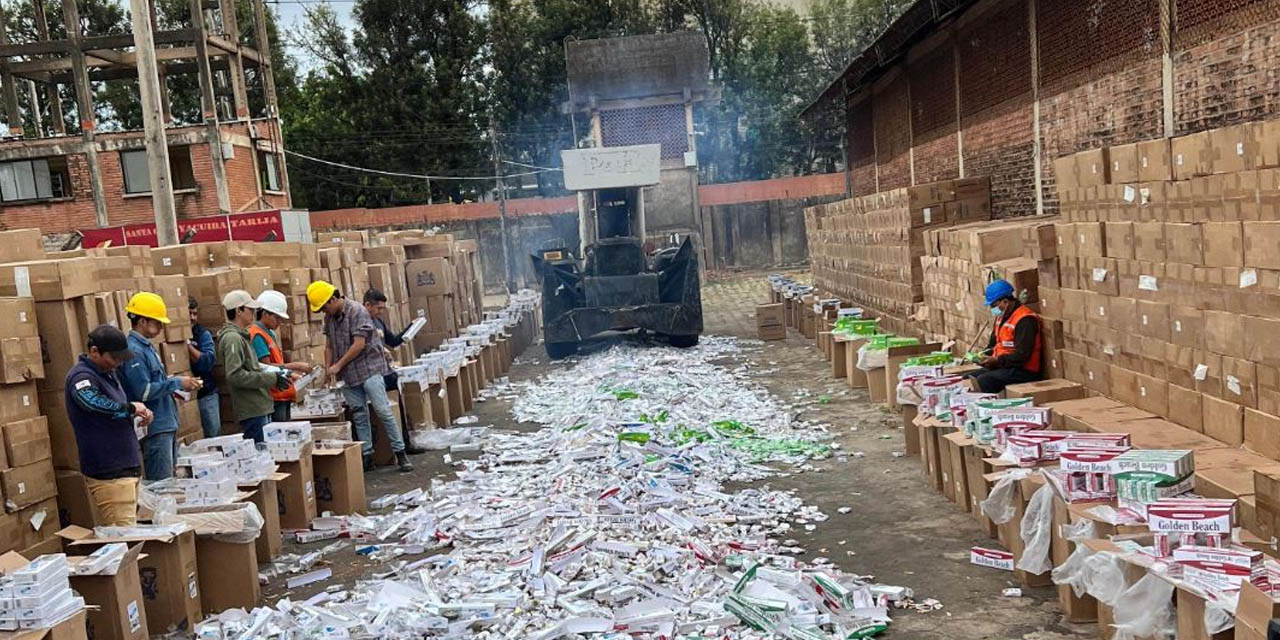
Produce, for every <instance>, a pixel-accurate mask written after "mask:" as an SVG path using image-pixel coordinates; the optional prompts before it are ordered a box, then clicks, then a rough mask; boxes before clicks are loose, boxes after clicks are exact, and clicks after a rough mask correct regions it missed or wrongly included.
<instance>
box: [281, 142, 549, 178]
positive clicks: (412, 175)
mask: <svg viewBox="0 0 1280 640" xmlns="http://www.w3.org/2000/svg"><path fill="white" fill-rule="evenodd" d="M284 152H285V153H287V154H289V155H291V156H297V157H299V158H302V159H303V160H310V161H312V162H318V163H320V164H324V165H329V166H331V167H339V168H342V169H349V170H351V171H363V172H365V173H375V174H378V175H384V176H393V177H397V178H417V179H419V180H499V179H506V178H519V177H521V176H532V175H537V174H539V173H546V171H526V172H524V173H509V174H506V175H502V176H429V175H423V174H418V173H400V172H397V171H383V170H381V169H368V168H365V167H356V166H352V165H349V164H343V163H341V162H333V161H332V160H323V159H321V158H315V157H312V156H309V155H306V154H305V153H298V152H297V151H290V150H288V149H285V150H284Z"/></svg>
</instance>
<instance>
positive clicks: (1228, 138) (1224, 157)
mask: <svg viewBox="0 0 1280 640" xmlns="http://www.w3.org/2000/svg"><path fill="white" fill-rule="evenodd" d="M1209 140H1210V144H1211V145H1212V149H1213V172H1214V173H1238V172H1240V171H1244V170H1246V169H1253V168H1255V164H1256V162H1255V159H1256V156H1257V141H1256V140H1254V137H1253V128H1252V127H1251V126H1250V125H1248V124H1236V125H1228V126H1225V127H1220V128H1218V129H1211V130H1210V131H1209Z"/></svg>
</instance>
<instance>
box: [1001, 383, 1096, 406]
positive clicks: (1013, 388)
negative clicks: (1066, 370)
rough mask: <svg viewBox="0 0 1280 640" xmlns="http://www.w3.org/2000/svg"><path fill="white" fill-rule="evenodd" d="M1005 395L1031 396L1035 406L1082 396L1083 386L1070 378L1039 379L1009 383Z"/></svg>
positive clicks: (1083, 393) (1015, 396)
mask: <svg viewBox="0 0 1280 640" xmlns="http://www.w3.org/2000/svg"><path fill="white" fill-rule="evenodd" d="M1005 395H1006V396H1007V397H1009V398H1032V401H1033V403H1034V404H1035V405H1036V406H1043V405H1046V404H1049V403H1051V402H1061V401H1063V400H1075V399H1077V398H1083V397H1084V396H1085V388H1084V387H1083V386H1081V385H1080V384H1079V383H1076V382H1072V381H1070V380H1062V379H1056V380H1041V381H1039V382H1025V383H1022V384H1011V385H1009V386H1008V387H1006V388H1005Z"/></svg>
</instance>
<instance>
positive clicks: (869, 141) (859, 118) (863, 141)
mask: <svg viewBox="0 0 1280 640" xmlns="http://www.w3.org/2000/svg"><path fill="white" fill-rule="evenodd" d="M845 115H846V118H845V132H846V135H848V137H849V141H848V148H849V180H850V182H852V183H853V193H855V194H867V193H875V191H876V148H875V129H874V128H873V126H872V123H873V122H874V119H873V118H872V113H871V100H870V99H866V100H861V101H858V102H853V103H850V104H849V105H847V107H846V112H845Z"/></svg>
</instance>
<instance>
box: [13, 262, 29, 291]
mask: <svg viewBox="0 0 1280 640" xmlns="http://www.w3.org/2000/svg"><path fill="white" fill-rule="evenodd" d="M13 285H14V287H15V288H17V290H18V297H19V298H30V297H31V270H30V269H28V268H27V267H14V268H13Z"/></svg>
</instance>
